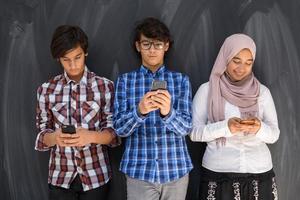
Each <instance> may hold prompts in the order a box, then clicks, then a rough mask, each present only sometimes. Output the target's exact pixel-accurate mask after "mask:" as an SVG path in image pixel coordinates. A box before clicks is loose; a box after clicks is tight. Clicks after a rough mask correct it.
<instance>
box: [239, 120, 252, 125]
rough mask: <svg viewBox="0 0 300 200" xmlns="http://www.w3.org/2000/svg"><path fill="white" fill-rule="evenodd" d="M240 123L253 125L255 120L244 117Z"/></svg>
mask: <svg viewBox="0 0 300 200" xmlns="http://www.w3.org/2000/svg"><path fill="white" fill-rule="evenodd" d="M240 123H241V124H247V125H254V124H255V120H253V119H245V120H241V121H240Z"/></svg>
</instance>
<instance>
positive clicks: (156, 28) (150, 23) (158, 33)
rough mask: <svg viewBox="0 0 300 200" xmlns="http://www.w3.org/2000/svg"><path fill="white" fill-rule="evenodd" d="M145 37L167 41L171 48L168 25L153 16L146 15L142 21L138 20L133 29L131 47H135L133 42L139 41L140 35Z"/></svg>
mask: <svg viewBox="0 0 300 200" xmlns="http://www.w3.org/2000/svg"><path fill="white" fill-rule="evenodd" d="M142 34H143V35H144V36H146V37H147V38H151V39H156V40H160V41H162V42H169V48H171V46H172V44H173V41H172V37H171V34H170V30H169V29H168V27H167V26H166V25H165V24H164V23H163V22H161V21H160V20H158V19H156V18H154V17H147V18H145V19H143V20H142V21H138V22H137V24H136V27H135V29H134V41H133V47H134V49H135V42H136V41H140V39H141V35H142Z"/></svg>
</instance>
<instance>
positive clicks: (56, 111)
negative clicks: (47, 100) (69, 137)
mask: <svg viewBox="0 0 300 200" xmlns="http://www.w3.org/2000/svg"><path fill="white" fill-rule="evenodd" d="M51 111H52V113H53V116H54V118H55V120H56V121H57V122H58V124H68V113H67V111H68V109H67V103H65V102H62V103H56V104H54V105H53V106H52V108H51Z"/></svg>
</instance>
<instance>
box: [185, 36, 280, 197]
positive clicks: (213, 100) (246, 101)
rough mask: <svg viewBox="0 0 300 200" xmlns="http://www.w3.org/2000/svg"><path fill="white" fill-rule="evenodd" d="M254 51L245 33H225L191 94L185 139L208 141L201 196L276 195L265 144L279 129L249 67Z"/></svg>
mask: <svg viewBox="0 0 300 200" xmlns="http://www.w3.org/2000/svg"><path fill="white" fill-rule="evenodd" d="M255 53H256V46H255V43H254V41H253V40H252V39H251V38H250V37H249V36H247V35H245V34H234V35H231V36H230V37H228V38H226V40H225V42H224V44H223V45H222V47H221V49H220V52H219V54H218V56H217V59H216V61H215V64H214V66H213V69H212V72H211V75H210V78H209V82H207V83H204V84H202V85H201V86H200V88H199V89H198V91H197V93H196V95H195V97H194V99H193V130H192V133H191V134H190V138H191V140H192V141H198V142H206V143H207V146H206V150H205V153H204V157H203V160H202V166H203V167H202V170H203V171H202V172H203V173H202V180H201V184H200V199H216V200H219V199H222V200H227V199H228V200H229V199H230V200H232V199H234V200H248V199H254V200H256V199H263V200H271V199H272V200H273V199H278V197H277V186H276V183H275V178H274V177H275V174H274V171H273V164H272V158H271V154H270V151H269V149H268V147H267V145H266V144H270V143H274V142H276V141H277V140H278V137H279V132H280V131H279V128H278V121H277V114H276V110H275V106H274V102H273V99H272V96H271V93H270V91H269V89H268V88H267V87H266V86H264V85H262V84H261V83H260V82H259V81H258V80H257V79H256V77H255V76H254V74H253V72H252V66H253V62H254V60H255Z"/></svg>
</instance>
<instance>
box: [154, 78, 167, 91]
mask: <svg viewBox="0 0 300 200" xmlns="http://www.w3.org/2000/svg"><path fill="white" fill-rule="evenodd" d="M166 89H167V81H161V80H154V81H153V82H152V87H151V91H155V90H166Z"/></svg>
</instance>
